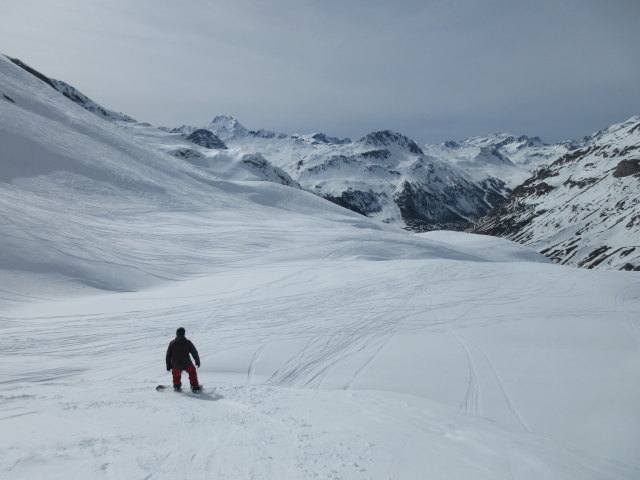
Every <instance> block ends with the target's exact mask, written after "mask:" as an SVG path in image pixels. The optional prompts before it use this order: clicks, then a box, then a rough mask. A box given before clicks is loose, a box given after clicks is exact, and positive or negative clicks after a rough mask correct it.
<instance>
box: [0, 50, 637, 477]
mask: <svg viewBox="0 0 640 480" xmlns="http://www.w3.org/2000/svg"><path fill="white" fill-rule="evenodd" d="M0 90H2V92H3V94H4V95H6V96H8V97H10V98H12V99H13V100H14V101H13V102H12V101H8V100H4V99H0V135H2V137H1V138H0V145H2V148H3V150H2V156H1V157H0V308H1V309H0V312H1V313H0V362H1V363H2V365H3V376H2V378H1V379H0V428H1V429H2V432H3V435H2V436H0V476H1V477H2V478H16V479H25V480H31V479H34V480H35V479H42V478H47V479H49V478H50V479H65V480H67V479H69V478H114V479H115V478H117V479H122V478H148V479H153V478H161V479H162V478H166V479H175V478H193V477H200V478H254V479H262V478H333V479H338V478H344V479H369V478H375V479H378V478H384V479H388V478H403V479H414V478H415V479H419V478H425V477H434V478H447V479H460V480H467V479H469V478H474V479H475V478H478V479H490V480H502V479H505V480H511V479H513V478H531V479H538V478H556V479H567V480H575V479H577V478H579V479H593V480H602V479H628V480H632V479H637V478H638V476H639V473H640V463H638V456H637V446H638V445H639V444H640V433H639V430H638V429H637V428H636V425H635V419H636V418H638V416H639V414H640V410H639V408H640V407H639V405H640V387H639V386H638V383H637V382H635V381H633V379H635V378H636V375H637V370H638V366H639V365H640V325H639V324H638V316H639V314H640V296H639V295H638V292H640V279H638V278H637V276H636V275H635V274H633V273H628V272H595V271H590V270H583V269H573V268H568V267H563V266H560V265H554V264H552V263H550V262H549V261H548V260H547V259H545V258H544V257H543V256H542V255H540V254H538V253H536V252H535V251H534V250H532V249H530V248H528V247H525V246H522V245H519V244H517V243H514V242H510V241H508V240H504V239H497V238H492V237H488V236H478V235H470V234H464V233H456V232H430V233H423V234H412V233H409V232H406V231H404V230H402V229H399V228H396V227H394V226H391V225H387V224H384V223H380V222H377V221H375V220H373V219H370V218H367V217H365V216H362V215H358V214H356V213H353V212H350V211H348V210H345V209H343V208H341V207H339V206H337V205H334V204H332V203H330V202H328V201H326V200H324V199H322V198H321V197H319V196H317V195H313V194H311V193H310V192H306V191H303V190H301V189H299V188H295V186H294V187H288V186H286V185H282V184H280V183H279V182H277V181H264V180H265V178H261V175H263V174H265V172H267V173H269V174H270V173H273V172H278V170H276V168H279V169H280V171H282V172H283V171H284V169H282V167H279V166H278V165H275V164H271V163H270V162H269V163H267V162H268V158H267V156H264V157H258V156H255V157H251V156H250V157H246V156H245V155H246V152H245V151H243V150H242V149H240V148H238V147H237V146H236V147H234V146H233V145H231V146H230V147H231V148H230V149H229V150H227V151H206V150H207V149H204V148H203V147H200V146H197V145H194V144H190V143H189V142H186V139H185V137H184V136H183V135H182V134H181V133H170V132H166V131H164V132H161V131H158V130H157V129H154V128H152V127H150V126H148V125H144V124H137V123H132V122H123V123H119V124H114V123H113V122H104V121H103V120H101V119H100V118H98V117H97V116H95V115H93V114H91V113H90V112H88V111H86V110H85V109H83V108H81V107H80V106H79V105H77V104H75V103H73V102H71V101H69V100H68V99H67V98H66V97H64V96H62V95H59V93H58V92H56V91H55V90H53V89H51V88H50V87H49V86H48V85H46V84H45V83H43V82H42V81H40V80H38V79H37V78H35V77H33V76H32V75H30V74H29V73H27V72H24V71H23V70H21V69H19V68H18V67H17V66H15V65H14V64H12V63H10V62H8V61H4V60H2V59H0ZM179 152H183V153H184V154H180V153H179ZM382 156H383V157H384V155H382ZM263 160H264V162H263ZM386 160H387V159H385V161H386ZM243 162H244V163H243ZM247 163H253V164H255V165H248V164H247ZM256 165H257V166H256ZM270 166H271V167H274V169H273V170H271V169H270ZM425 168H427V167H425ZM434 168H435V167H434ZM623 178H632V176H629V177H623ZM274 179H275V178H274ZM274 179H271V180H274ZM179 326H183V327H185V328H186V331H187V336H188V337H189V338H190V339H191V340H193V341H194V343H195V344H196V346H197V348H198V350H199V352H200V356H201V359H202V367H201V368H200V369H199V371H198V373H199V377H200V380H201V382H202V383H203V384H204V386H205V390H204V392H203V393H202V394H200V395H193V394H191V393H189V392H183V393H174V392H172V391H170V389H169V391H166V392H164V393H158V392H156V391H155V390H154V387H155V386H156V385H158V384H165V385H170V382H171V380H170V378H171V377H170V375H169V374H168V373H167V372H166V371H165V365H164V355H165V351H166V346H167V344H168V342H169V341H170V340H171V339H172V337H173V334H174V332H175V330H176V328H177V327H179Z"/></svg>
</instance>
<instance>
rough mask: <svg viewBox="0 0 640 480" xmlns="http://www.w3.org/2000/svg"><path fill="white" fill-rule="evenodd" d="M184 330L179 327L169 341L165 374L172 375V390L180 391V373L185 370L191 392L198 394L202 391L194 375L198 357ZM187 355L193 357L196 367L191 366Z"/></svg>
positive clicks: (198, 361) (198, 365) (196, 376)
mask: <svg viewBox="0 0 640 480" xmlns="http://www.w3.org/2000/svg"><path fill="white" fill-rule="evenodd" d="M185 333H186V332H185V330H184V328H182V327H180V328H178V329H177V330H176V338H174V339H173V340H171V343H169V348H168V349H167V358H166V361H167V372H168V371H171V373H172V374H173V389H174V390H176V391H180V390H181V389H182V371H183V370H186V372H187V373H188V374H189V383H190V384H191V390H192V391H193V392H199V391H200V390H202V385H200V384H199V383H198V374H197V373H196V367H198V368H200V356H199V355H198V350H196V347H195V346H194V345H193V343H191V340H189V339H187V338H186V337H185V336H184V335H185ZM189 354H191V355H192V356H193V359H194V360H195V362H196V367H194V366H193V363H192V362H191V358H190V357H189Z"/></svg>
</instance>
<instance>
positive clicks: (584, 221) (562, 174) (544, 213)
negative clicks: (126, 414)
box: [471, 117, 640, 270]
mask: <svg viewBox="0 0 640 480" xmlns="http://www.w3.org/2000/svg"><path fill="white" fill-rule="evenodd" d="M471 231H473V232H475V233H485V234H489V235H495V236H500V237H505V238H509V239H511V240H515V241H517V242H520V243H523V244H525V245H529V246H532V247H534V248H536V249H538V250H539V251H540V252H541V253H543V254H545V255H546V256H548V257H549V258H551V259H552V260H555V261H557V262H558V263H562V264H568V265H575V266H579V267H586V268H596V267H598V268H615V269H624V270H640V117H633V118H631V119H629V120H628V121H626V122H624V123H621V124H617V125H613V126H611V127H609V128H607V129H606V130H603V131H601V132H597V133H595V134H593V135H592V136H590V137H586V138H585V139H584V142H583V144H582V146H581V147H580V148H578V149H576V150H573V151H571V152H569V153H566V154H565V155H562V156H561V157H560V158H558V159H557V160H555V161H553V162H552V163H551V164H550V165H548V166H545V167H542V168H539V169H538V170H537V171H535V173H534V174H533V175H532V176H530V177H529V178H528V179H527V180H526V181H525V182H524V183H522V184H521V185H519V186H518V187H516V188H515V189H514V190H513V192H512V194H511V196H510V197H509V199H508V200H507V201H506V202H504V203H503V204H501V205H499V206H498V207H496V208H495V209H494V210H493V211H492V212H491V213H490V214H489V215H488V216H486V217H485V218H482V219H481V220H480V221H478V222H477V223H476V225H475V226H474V227H473V228H472V229H471Z"/></svg>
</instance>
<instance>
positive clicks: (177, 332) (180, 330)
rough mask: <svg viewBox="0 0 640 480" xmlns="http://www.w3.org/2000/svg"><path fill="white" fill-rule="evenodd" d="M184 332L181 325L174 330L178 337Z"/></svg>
mask: <svg viewBox="0 0 640 480" xmlns="http://www.w3.org/2000/svg"><path fill="white" fill-rule="evenodd" d="M184 334H185V330H184V328H183V327H180V328H179V329H177V330H176V335H178V336H180V337H184Z"/></svg>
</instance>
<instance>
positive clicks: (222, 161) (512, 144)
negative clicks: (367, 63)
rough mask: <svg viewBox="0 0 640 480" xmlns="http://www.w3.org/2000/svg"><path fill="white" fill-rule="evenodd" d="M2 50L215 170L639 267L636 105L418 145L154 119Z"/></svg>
mask: <svg viewBox="0 0 640 480" xmlns="http://www.w3.org/2000/svg"><path fill="white" fill-rule="evenodd" d="M10 60H11V61H12V62H13V63H14V64H15V65H17V66H19V67H20V68H22V69H24V70H26V71H28V72H29V73H31V74H32V75H34V76H36V77H37V78H38V79H40V80H42V81H43V82H44V83H46V84H48V85H49V86H50V87H52V88H53V89H55V90H57V91H58V92H60V93H61V94H62V95H64V96H65V97H67V98H68V99H69V100H71V101H73V102H75V103H77V104H78V105H80V106H82V107H83V108H85V109H86V110H88V111H90V112H92V113H93V114H95V115H96V116H98V117H100V118H103V119H105V120H107V121H111V122H114V123H115V124H117V125H118V126H119V127H120V128H121V129H122V130H125V131H127V132H128V133H129V134H131V135H133V136H134V137H136V138H137V139H138V140H139V141H142V142H143V143H146V144H147V145H150V146H152V147H153V148H154V149H155V150H156V151H159V152H162V153H165V154H169V155H171V156H173V157H176V158H178V159H180V160H182V161H185V162H188V163H190V164H191V165H193V166H196V167H197V168H200V169H205V170H207V171H208V172H209V173H211V174H213V175H215V176H217V177H220V178H225V179H233V180H263V181H271V182H276V183H281V184H283V185H288V186H291V187H294V188H299V189H305V190H309V191H311V192H313V193H315V194H317V195H319V196H321V197H324V198H326V199H327V200H330V201H331V202H334V203H336V204H339V205H341V206H343V207H345V208H348V209H350V210H353V211H355V212H358V213H360V214H362V215H366V216H368V217H371V218H375V219H377V220H380V221H382V222H385V223H389V224H396V225H399V226H402V227H403V228H406V229H409V230H413V231H417V232H420V231H427V230H434V229H454V230H464V229H467V230H469V231H471V232H476V233H483V234H490V235H496V236H502V237H506V238H509V239H512V240H515V241H517V242H520V243H524V244H526V245H530V246H533V247H534V248H536V249H538V250H539V251H541V252H542V253H544V254H545V255H547V256H548V257H550V258H552V259H553V260H555V261H557V262H560V263H565V264H569V265H577V266H584V267H588V268H596V267H597V268H603V267H605V268H614V269H625V270H639V269H640V240H638V239H639V238H640V207H639V203H640V200H639V191H640V188H639V187H640V184H639V180H640V165H639V164H640V154H639V152H638V149H639V148H640V118H639V117H633V118H631V119H629V120H628V121H626V122H623V123H621V124H618V125H614V126H611V127H609V128H607V129H606V130H603V131H601V132H598V133H596V134H593V135H591V136H588V137H585V138H583V139H582V140H580V141H566V142H559V143H555V144H551V145H550V144H545V143H544V142H542V140H541V139H540V138H538V137H528V136H525V135H521V136H514V135H510V134H506V133H496V134H491V135H488V136H486V137H472V138H468V139H466V140H463V141H448V142H444V143H442V144H437V145H423V146H419V145H418V144H417V143H416V142H415V141H413V140H411V139H409V138H408V137H406V136H404V135H402V134H400V133H397V132H392V131H389V130H383V131H377V132H371V133H369V134H368V135H365V136H364V137H362V138H361V139H359V140H356V141H352V140H351V139H348V138H345V139H340V138H337V137H332V136H329V135H327V134H324V133H312V134H284V133H277V132H272V131H268V130H249V129H247V128H246V127H244V126H243V125H242V124H241V123H240V122H239V121H238V120H236V119H235V118H233V117H230V116H225V115H218V116H216V117H215V118H214V119H213V120H212V121H211V123H209V124H208V125H204V126H199V127H196V126H190V125H182V126H180V127H177V128H166V127H153V126H152V125H149V124H147V123H140V122H136V121H135V120H134V119H133V118H131V117H129V116H127V115H125V114H122V113H118V112H113V111H111V110H108V109H106V108H104V107H102V106H100V105H98V104H97V103H96V102H94V101H92V100H91V99H89V98H88V97H86V96H85V95H83V94H82V93H81V92H79V91H78V90H76V89H75V88H73V87H71V86H70V85H68V84H66V83H64V82H61V81H59V80H54V79H51V78H48V77H46V76H45V75H43V74H41V73H40V72H38V71H36V70H34V69H33V68H31V67H29V66H28V65H26V64H24V63H23V62H21V61H20V60H17V59H11V58H10ZM0 93H2V92H1V91H0ZM3 96H4V99H5V100H6V101H12V99H11V98H10V97H9V96H7V95H4V94H3Z"/></svg>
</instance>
